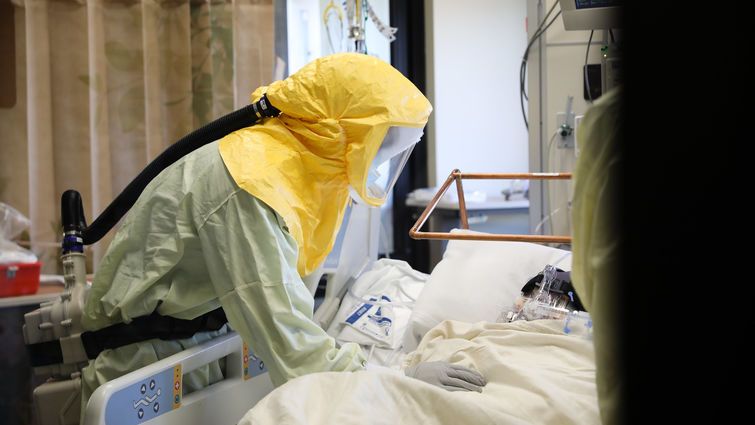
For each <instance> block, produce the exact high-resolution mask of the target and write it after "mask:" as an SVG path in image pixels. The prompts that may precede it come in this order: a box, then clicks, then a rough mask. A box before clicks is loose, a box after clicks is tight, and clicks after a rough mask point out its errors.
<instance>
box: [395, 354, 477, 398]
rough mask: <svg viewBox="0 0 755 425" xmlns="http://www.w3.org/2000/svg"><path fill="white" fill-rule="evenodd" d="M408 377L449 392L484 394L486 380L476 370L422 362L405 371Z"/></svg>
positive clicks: (444, 363)
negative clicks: (483, 388)
mask: <svg viewBox="0 0 755 425" xmlns="http://www.w3.org/2000/svg"><path fill="white" fill-rule="evenodd" d="M404 373H405V374H406V376H409V377H411V378H416V379H419V380H421V381H425V382H427V383H428V384H433V385H435V386H438V387H441V388H444V389H446V390H448V391H477V392H478V393H481V392H482V387H484V386H485V384H486V383H487V382H485V378H484V377H483V376H482V375H480V373H479V372H477V371H476V370H472V369H469V368H466V367H464V366H459V365H455V364H452V363H447V362H422V363H418V364H417V365H414V366H412V367H410V368H408V369H406V370H405V371H404Z"/></svg>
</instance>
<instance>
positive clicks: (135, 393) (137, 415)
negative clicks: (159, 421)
mask: <svg viewBox="0 0 755 425" xmlns="http://www.w3.org/2000/svg"><path fill="white" fill-rule="evenodd" d="M181 377H182V374H181V365H180V364H179V365H176V366H175V367H174V368H172V369H166V370H164V371H162V372H160V373H158V374H156V375H152V376H151V377H149V378H147V379H145V380H143V381H141V382H137V383H135V384H133V385H131V386H129V387H126V388H124V389H122V390H120V391H118V392H117V393H115V394H113V396H112V397H111V398H110V400H109V401H108V404H107V408H106V410H105V423H107V424H138V423H142V422H144V421H148V420H150V419H152V418H155V417H157V416H159V415H162V414H163V413H165V412H168V411H171V410H173V409H176V408H178V407H179V406H180V405H181Z"/></svg>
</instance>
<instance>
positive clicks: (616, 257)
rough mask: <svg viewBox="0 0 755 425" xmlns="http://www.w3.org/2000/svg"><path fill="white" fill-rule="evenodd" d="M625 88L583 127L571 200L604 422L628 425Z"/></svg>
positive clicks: (576, 266) (576, 264)
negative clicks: (622, 218)
mask: <svg viewBox="0 0 755 425" xmlns="http://www.w3.org/2000/svg"><path fill="white" fill-rule="evenodd" d="M620 96H621V89H620V88H614V89H613V90H611V91H609V92H607V93H605V94H604V95H603V96H602V97H601V98H599V99H598V100H597V101H596V102H595V103H594V104H593V105H592V107H591V108H590V109H588V111H587V112H586V113H585V116H584V118H583V119H582V122H581V123H580V126H579V134H578V140H577V143H578V147H579V156H578V158H577V164H576V166H575V168H574V175H573V181H574V195H573V199H572V221H573V223H572V229H573V235H572V253H573V257H572V283H573V284H574V287H575V289H576V291H577V293H578V294H579V297H580V299H581V301H582V303H583V304H584V305H585V307H586V308H587V310H588V311H589V312H590V316H591V317H592V319H593V338H594V339H593V342H594V346H595V363H596V384H597V390H598V404H599V407H600V414H601V420H602V421H603V423H604V424H605V425H616V424H620V423H623V422H622V418H623V416H624V412H623V411H622V408H623V405H622V397H623V396H624V391H625V385H624V382H623V373H622V372H623V370H622V364H623V363H622V361H623V360H622V357H621V356H622V352H623V350H622V349H621V341H622V336H623V335H622V333H621V331H620V329H621V321H622V317H621V315H622V310H621V306H622V305H623V303H624V300H622V295H621V290H622V288H621V286H620V284H621V281H620V279H618V278H617V277H618V273H620V272H621V270H620V267H619V266H620V256H621V252H620V248H621V232H620V229H619V227H618V226H619V222H618V220H617V215H618V213H620V211H619V208H620V204H619V201H620V199H621V193H620V183H619V178H620V176H621V166H622V159H623V158H622V156H621V152H622V147H621V146H620V144H619V143H620V142H621V140H622V139H621V137H620V136H621V135H620V133H619V132H620V131H621V130H620V126H619V125H618V123H620V120H621V119H622V117H621V116H620V114H621V98H620Z"/></svg>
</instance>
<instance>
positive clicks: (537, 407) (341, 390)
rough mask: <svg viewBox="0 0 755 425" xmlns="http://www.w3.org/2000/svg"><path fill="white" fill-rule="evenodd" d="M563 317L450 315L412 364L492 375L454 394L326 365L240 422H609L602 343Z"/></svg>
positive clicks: (280, 390) (413, 381) (396, 378)
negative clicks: (600, 365) (574, 331)
mask: <svg viewBox="0 0 755 425" xmlns="http://www.w3.org/2000/svg"><path fill="white" fill-rule="evenodd" d="M562 329H563V324H562V323H560V322H558V321H547V320H539V321H534V322H524V321H522V322H516V323H485V322H480V323H475V324H472V323H462V322H452V321H447V322H443V323H441V324H440V325H438V326H436V327H435V328H433V329H432V330H431V331H430V332H428V333H427V335H426V338H425V339H423V341H422V343H421V344H420V345H419V347H418V349H417V350H416V351H414V352H412V353H410V354H409V356H408V357H407V358H406V361H405V366H409V365H412V364H415V363H417V362H420V361H432V360H444V361H451V362H454V363H458V364H461V365H464V366H467V367H472V368H475V369H477V370H479V371H480V372H482V373H483V375H485V377H486V379H487V380H488V384H487V385H486V386H485V388H484V389H483V391H482V393H476V392H449V391H446V390H443V389H440V388H438V387H434V386H432V385H429V384H426V383H424V382H422V381H419V380H416V379H412V378H408V377H405V376H401V375H396V374H392V373H387V372H382V373H381V372H367V371H362V372H353V373H346V372H341V373H339V372H326V373H317V374H311V375H306V376H302V377H299V378H296V379H294V380H292V381H289V382H288V383H286V384H284V385H282V386H281V387H279V388H278V389H276V390H275V391H273V392H272V393H270V394H269V395H268V396H266V397H265V398H264V399H262V400H261V401H260V402H259V403H258V404H257V405H256V406H255V407H254V408H253V409H251V410H250V411H249V412H247V414H246V415H245V416H244V417H243V419H242V420H241V422H240V424H241V425H250V424H268V423H275V424H302V425H304V424H306V425H319V424H334V423H336V424H339V425H349V424H355V425H356V424H359V425H363V424H364V423H370V424H460V423H463V424H496V425H500V424H533V423H537V424H546V425H547V424H580V425H591V424H599V423H600V419H599V415H598V403H597V395H596V390H595V363H594V358H593V350H592V344H591V343H590V342H589V341H588V340H587V339H585V338H580V337H573V336H567V335H565V334H564V333H563V332H562Z"/></svg>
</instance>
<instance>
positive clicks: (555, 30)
mask: <svg viewBox="0 0 755 425" xmlns="http://www.w3.org/2000/svg"><path fill="white" fill-rule="evenodd" d="M557 1H558V0H527V15H528V21H529V33H530V34H529V36H532V33H533V31H534V30H535V28H536V27H537V25H538V17H542V16H544V15H545V13H547V11H548V9H550V8H551V6H553V4H554V3H556V2H557ZM559 10H560V7H559V6H556V8H555V9H554V14H553V15H551V17H549V18H548V21H550V19H551V18H552V17H553V16H555V12H558V11H559ZM614 34H615V35H617V36H618V35H619V33H618V31H614ZM607 37H608V36H607V32H606V31H603V30H596V31H595V32H594V34H593V38H592V40H591V42H590V48H589V51H588V49H587V47H588V40H589V39H590V31H566V30H564V24H563V21H562V20H561V17H560V16H559V17H558V18H557V19H556V21H555V22H554V23H553V25H551V26H550V27H549V28H548V30H547V31H546V33H545V36H544V37H543V40H542V44H538V43H535V44H534V45H533V47H532V51H531V52H530V55H529V61H528V79H529V80H528V92H529V111H528V112H529V122H530V126H529V127H530V128H529V130H530V131H529V144H530V162H529V165H530V166H529V168H530V171H532V172H536V171H543V172H572V171H574V164H575V160H576V157H575V152H574V149H571V148H566V149H559V148H557V142H558V139H554V140H553V142H552V143H551V140H552V136H553V134H554V132H555V131H556V130H557V128H558V126H559V124H560V123H559V122H557V119H556V116H557V114H558V113H559V112H564V111H565V109H566V104H567V98H568V97H569V96H572V97H573V102H572V111H573V112H574V113H575V115H583V114H584V113H585V111H587V109H588V108H589V106H590V104H591V103H590V102H588V101H586V100H585V99H584V96H583V74H582V72H583V71H582V69H583V66H584V64H585V54H586V53H587V63H589V64H599V63H600V59H601V56H600V54H601V51H600V49H601V47H602V46H604V45H605V41H606V40H607V39H608V38H607ZM541 47H542V48H541ZM557 137H558V136H557ZM571 194H572V193H571V183H570V182H563V181H559V182H552V183H547V186H546V187H545V190H544V191H543V192H542V196H541V192H540V191H539V190H538V188H537V186H536V185H533V186H531V197H530V230H531V231H533V232H534V230H535V227H537V226H538V225H542V229H543V230H544V232H545V233H550V234H560V235H567V234H570V232H571V226H570V224H571V223H570V221H571V218H570V215H569V201H570V199H571ZM548 217H550V219H549V218H548ZM537 233H542V232H540V231H538V232H537Z"/></svg>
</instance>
